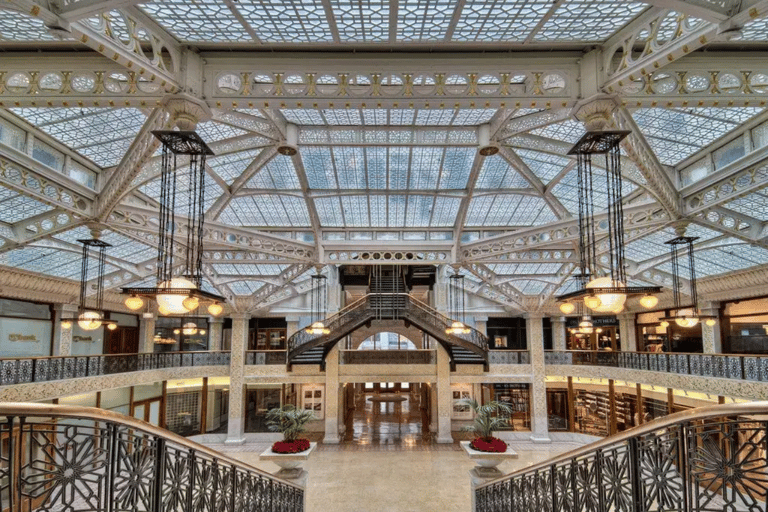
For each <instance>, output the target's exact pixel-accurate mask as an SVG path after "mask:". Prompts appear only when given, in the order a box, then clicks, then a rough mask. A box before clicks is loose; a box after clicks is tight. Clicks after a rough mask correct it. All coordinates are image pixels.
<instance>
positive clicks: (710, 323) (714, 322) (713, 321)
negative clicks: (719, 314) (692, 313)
mask: <svg viewBox="0 0 768 512" xmlns="http://www.w3.org/2000/svg"><path fill="white" fill-rule="evenodd" d="M704 323H705V324H707V325H708V326H710V327H712V326H713V325H715V324H716V323H717V322H716V321H715V319H714V318H707V320H706V322H704Z"/></svg>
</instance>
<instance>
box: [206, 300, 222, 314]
mask: <svg viewBox="0 0 768 512" xmlns="http://www.w3.org/2000/svg"><path fill="white" fill-rule="evenodd" d="M222 311H224V308H223V307H221V304H219V303H218V302H214V303H213V304H211V305H210V306H208V312H209V313H210V314H212V315H213V316H219V315H220V314H221V312H222Z"/></svg>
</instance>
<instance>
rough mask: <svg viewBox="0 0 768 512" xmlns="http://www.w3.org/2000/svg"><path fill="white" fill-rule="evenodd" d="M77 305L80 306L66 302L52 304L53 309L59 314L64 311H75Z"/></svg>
mask: <svg viewBox="0 0 768 512" xmlns="http://www.w3.org/2000/svg"><path fill="white" fill-rule="evenodd" d="M79 307H80V306H78V305H77V304H68V303H64V304H61V303H60V304H54V305H53V310H54V311H55V312H56V313H59V315H62V314H63V313H64V314H65V313H77V310H78V308H79ZM62 316H63V315H62Z"/></svg>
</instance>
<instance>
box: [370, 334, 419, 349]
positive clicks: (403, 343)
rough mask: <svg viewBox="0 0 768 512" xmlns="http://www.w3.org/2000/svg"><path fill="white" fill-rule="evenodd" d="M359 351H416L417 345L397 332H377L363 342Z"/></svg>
mask: <svg viewBox="0 0 768 512" xmlns="http://www.w3.org/2000/svg"><path fill="white" fill-rule="evenodd" d="M357 349H358V350H416V345H415V344H414V343H413V342H412V341H411V340H409V339H408V338H406V337H405V336H403V335H402V334H397V333H396V332H377V333H376V334H374V335H373V336H371V337H370V338H367V339H365V340H363V342H362V343H361V344H360V346H359V347H357Z"/></svg>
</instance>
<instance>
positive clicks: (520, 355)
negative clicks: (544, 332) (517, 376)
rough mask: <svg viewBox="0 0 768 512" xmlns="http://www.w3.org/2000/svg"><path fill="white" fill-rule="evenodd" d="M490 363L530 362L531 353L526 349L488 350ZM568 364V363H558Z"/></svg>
mask: <svg viewBox="0 0 768 512" xmlns="http://www.w3.org/2000/svg"><path fill="white" fill-rule="evenodd" d="M488 363H490V364H531V353H530V352H528V351H527V350H489V351H488ZM560 364H568V363H560Z"/></svg>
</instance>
